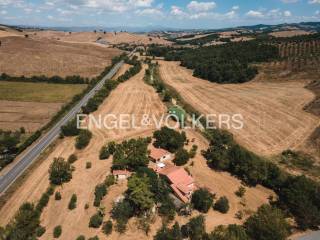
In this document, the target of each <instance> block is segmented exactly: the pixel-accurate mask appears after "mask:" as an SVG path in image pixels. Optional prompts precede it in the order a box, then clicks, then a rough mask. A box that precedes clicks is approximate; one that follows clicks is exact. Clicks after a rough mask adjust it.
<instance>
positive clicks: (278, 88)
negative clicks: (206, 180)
mask: <svg viewBox="0 0 320 240" xmlns="http://www.w3.org/2000/svg"><path fill="white" fill-rule="evenodd" d="M160 74H161V76H162V78H163V80H164V81H165V82H166V83H167V84H169V85H171V86H172V87H174V88H175V89H176V90H177V91H178V92H179V93H180V94H181V95H182V97H183V98H184V99H185V100H186V101H187V102H188V103H190V104H191V105H192V106H193V107H194V108H195V109H197V110H198V111H200V112H201V113H204V114H217V115H219V114H229V115H233V114H241V115H242V116H243V119H244V127H243V129H240V130H236V129H230V131H231V132H232V133H233V134H234V136H235V138H236V140H237V141H238V142H239V143H240V144H241V145H243V146H245V147H247V148H248V149H250V150H252V151H254V152H256V153H258V154H262V155H271V154H277V153H279V152H281V151H283V150H285V149H288V148H292V149H296V148H299V147H300V146H302V145H303V144H304V143H305V141H306V140H307V138H308V137H309V136H310V135H311V133H312V132H313V130H314V129H315V128H316V127H317V125H318V123H319V118H317V117H316V116H314V115H312V114H309V113H307V112H305V111H304V110H303V107H304V106H305V105H306V104H307V103H308V102H310V101H312V100H313V98H314V94H313V93H312V92H310V91H308V90H307V89H305V88H304V86H305V84H306V82H305V81H287V82H269V81H253V82H249V83H245V84H228V85H219V84H215V83H210V82H208V81H205V80H202V79H198V78H195V77H193V76H192V72H191V71H189V70H187V69H185V68H182V67H180V66H179V63H177V62H164V61H161V62H160ZM222 127H225V128H226V127H227V126H226V125H224V126H222Z"/></svg>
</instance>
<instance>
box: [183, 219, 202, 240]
mask: <svg viewBox="0 0 320 240" xmlns="http://www.w3.org/2000/svg"><path fill="white" fill-rule="evenodd" d="M181 232H182V236H183V237H189V238H190V240H202V239H203V238H204V237H205V236H206V227H205V218H204V216H202V215H199V216H198V217H194V218H191V219H190V221H189V222H188V223H187V224H186V225H183V226H182V228H181Z"/></svg>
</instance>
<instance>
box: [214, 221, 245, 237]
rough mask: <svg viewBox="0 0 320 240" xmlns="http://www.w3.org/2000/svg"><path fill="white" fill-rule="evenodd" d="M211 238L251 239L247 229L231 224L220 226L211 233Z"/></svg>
mask: <svg viewBox="0 0 320 240" xmlns="http://www.w3.org/2000/svg"><path fill="white" fill-rule="evenodd" d="M209 239H210V240H211V239H212V240H249V237H248V236H247V233H246V231H245V229H244V228H243V227H242V226H240V225H235V224H231V225H228V226H222V225H221V226H218V227H216V228H215V229H214V231H213V232H212V233H210V235H209Z"/></svg>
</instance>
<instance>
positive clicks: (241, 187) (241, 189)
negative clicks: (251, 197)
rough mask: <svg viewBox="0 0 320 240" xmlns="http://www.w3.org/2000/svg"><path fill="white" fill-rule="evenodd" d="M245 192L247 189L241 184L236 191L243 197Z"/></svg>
mask: <svg viewBox="0 0 320 240" xmlns="http://www.w3.org/2000/svg"><path fill="white" fill-rule="evenodd" d="M245 193H246V189H245V187H243V186H240V187H239V189H238V190H237V191H236V192H235V194H236V195H237V196H238V197H240V198H241V197H243V196H244V194H245Z"/></svg>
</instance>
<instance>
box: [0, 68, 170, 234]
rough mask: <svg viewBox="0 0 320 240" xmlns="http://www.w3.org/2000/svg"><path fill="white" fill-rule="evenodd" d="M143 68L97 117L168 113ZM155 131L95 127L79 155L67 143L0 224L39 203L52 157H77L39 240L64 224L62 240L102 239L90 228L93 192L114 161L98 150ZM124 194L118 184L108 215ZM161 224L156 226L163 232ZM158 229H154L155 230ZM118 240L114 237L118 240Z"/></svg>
mask: <svg viewBox="0 0 320 240" xmlns="http://www.w3.org/2000/svg"><path fill="white" fill-rule="evenodd" d="M144 70H145V68H143V69H142V70H141V72H140V73H139V74H137V75H136V76H134V77H133V78H131V79H130V80H128V81H127V82H125V83H123V84H121V85H119V87H118V88H117V89H115V90H114V91H113V92H112V93H111V94H110V96H109V97H108V98H107V99H106V100H105V101H104V103H103V104H102V105H101V106H100V108H99V110H98V111H96V112H95V113H94V115H95V116H98V115H99V114H116V115H117V114H125V113H127V114H134V115H135V116H136V119H137V125H138V122H139V121H138V120H140V119H141V118H142V115H143V114H147V113H148V114H154V115H155V116H158V117H159V116H160V115H162V114H163V113H165V106H164V105H163V104H162V102H161V100H160V99H159V97H158V95H157V94H156V93H155V91H154V89H153V88H152V87H150V86H148V85H146V84H145V83H144V81H143V77H144ZM154 130H155V126H148V127H144V128H141V129H139V128H138V129H123V130H119V129H118V130H106V129H98V128H92V129H91V131H92V133H93V138H92V139H91V142H90V144H89V146H88V147H87V148H86V149H84V150H83V151H76V150H75V148H74V138H65V139H63V140H62V143H61V144H59V145H58V146H57V147H56V148H55V150H54V151H53V152H52V153H51V154H50V155H49V156H48V158H47V159H46V160H45V161H44V162H43V163H42V164H41V165H40V166H39V167H38V168H37V169H35V170H34V171H33V172H32V173H31V174H30V176H29V177H28V178H27V180H26V181H25V182H24V183H23V184H22V185H21V186H20V187H19V188H18V189H17V190H16V192H15V193H14V194H13V196H12V197H11V198H10V199H9V200H8V202H7V203H6V204H5V205H4V207H3V208H2V209H1V210H0V215H1V216H3V217H1V218H0V225H4V224H6V223H7V222H8V221H9V219H11V218H12V216H13V215H14V213H15V212H16V211H17V209H18V208H19V206H20V205H21V204H22V203H23V202H25V201H35V200H37V199H39V197H40V195H41V194H42V193H43V192H44V191H45V189H46V187H47V186H48V184H49V182H48V169H49V165H50V163H51V162H52V160H53V158H54V157H60V156H61V157H64V158H67V157H68V156H69V155H70V154H72V153H75V154H76V155H77V156H78V161H76V162H75V163H74V166H75V168H76V170H75V172H74V173H73V178H72V180H71V181H70V182H69V183H66V184H64V185H63V187H62V188H60V189H59V191H60V192H61V195H62V200H61V201H59V202H57V201H55V200H54V198H51V199H50V202H49V204H48V206H47V207H46V208H45V210H44V212H43V214H42V217H41V219H42V220H41V224H42V225H43V226H45V227H46V228H47V231H46V233H45V234H44V236H43V237H42V238H41V239H50V238H52V232H53V228H54V227H55V226H56V225H61V226H62V228H63V233H62V236H61V237H60V239H66V240H69V239H75V238H76V237H77V236H78V235H80V234H84V235H86V236H87V237H89V236H94V235H96V234H98V235H99V236H100V237H103V233H102V232H101V231H100V230H96V229H92V228H90V229H89V228H88V223H89V219H90V217H91V216H92V215H93V214H94V213H95V212H96V209H95V208H94V207H93V206H92V204H93V198H94V188H95V186H96V185H97V184H98V183H101V182H102V181H103V180H104V178H105V177H106V175H107V174H108V173H110V167H111V164H112V161H111V160H110V159H109V160H106V161H100V160H99V157H98V156H99V151H100V149H101V147H102V146H103V145H104V144H105V143H106V142H107V141H111V140H116V141H122V140H124V139H129V138H132V137H138V136H151V135H152V132H153V131H154ZM88 161H90V162H92V168H91V169H86V167H85V165H86V162H88ZM125 189H126V185H121V184H120V185H116V186H113V187H112V188H110V189H109V192H108V195H107V196H106V198H105V200H104V203H105V204H106V207H107V208H106V213H107V212H109V211H110V206H111V204H110V199H114V197H115V196H118V195H120V194H122V193H123V192H124V191H125ZM73 193H75V194H77V197H78V201H77V208H76V209H74V210H73V211H69V210H68V202H69V200H70V198H71V195H72V194H73ZM86 203H89V204H90V208H89V209H87V210H85V209H84V205H85V204H86ZM160 226H161V225H159V226H157V228H158V227H160ZM155 230H156V229H155ZM138 236H139V237H140V236H141V237H143V236H144V233H143V232H142V231H139V235H137V233H130V231H128V233H127V234H125V235H121V239H122V238H123V239H133V238H135V237H138ZM118 238H119V236H118V235H117V236H114V239H118Z"/></svg>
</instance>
